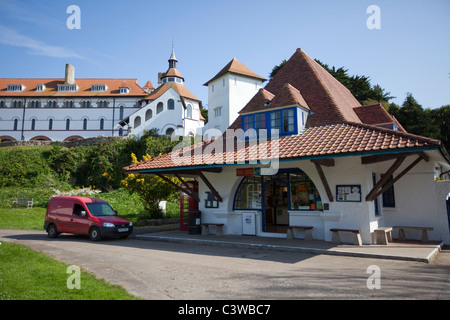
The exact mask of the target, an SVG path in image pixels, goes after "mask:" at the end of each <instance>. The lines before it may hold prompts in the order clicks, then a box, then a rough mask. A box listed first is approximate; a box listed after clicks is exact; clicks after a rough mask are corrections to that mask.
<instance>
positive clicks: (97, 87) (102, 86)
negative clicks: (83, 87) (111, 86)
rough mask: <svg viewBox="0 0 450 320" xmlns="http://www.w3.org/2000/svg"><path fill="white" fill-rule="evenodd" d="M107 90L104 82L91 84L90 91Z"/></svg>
mask: <svg viewBox="0 0 450 320" xmlns="http://www.w3.org/2000/svg"><path fill="white" fill-rule="evenodd" d="M106 90H108V86H107V85H106V84H93V85H91V91H94V92H105V91H106Z"/></svg>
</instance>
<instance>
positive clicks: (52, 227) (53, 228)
mask: <svg viewBox="0 0 450 320" xmlns="http://www.w3.org/2000/svg"><path fill="white" fill-rule="evenodd" d="M47 234H48V237H49V238H56V237H57V236H58V230H57V229H56V226H55V225H54V224H51V225H49V226H48V228H47Z"/></svg>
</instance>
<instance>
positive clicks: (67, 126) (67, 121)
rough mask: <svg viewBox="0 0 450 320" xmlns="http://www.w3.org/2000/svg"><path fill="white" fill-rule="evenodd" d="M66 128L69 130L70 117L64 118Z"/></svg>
mask: <svg viewBox="0 0 450 320" xmlns="http://www.w3.org/2000/svg"><path fill="white" fill-rule="evenodd" d="M66 130H70V119H66Z"/></svg>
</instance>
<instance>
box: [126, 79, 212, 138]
mask: <svg viewBox="0 0 450 320" xmlns="http://www.w3.org/2000/svg"><path fill="white" fill-rule="evenodd" d="M170 99H172V100H173V101H174V110H169V109H168V101H169V100H170ZM159 103H162V104H163V111H162V112H160V113H157V106H158V104H159ZM185 104H186V106H187V105H188V104H189V105H191V106H192V118H187V117H186V116H187V114H186V110H185V108H184V106H183V104H182V102H181V99H180V95H179V94H178V93H177V92H176V91H175V90H173V89H172V88H170V89H168V90H167V91H166V92H164V93H163V94H162V95H161V96H160V97H158V98H157V99H155V100H153V101H151V102H150V103H148V104H147V105H145V106H143V107H142V108H141V109H140V110H138V111H136V112H135V113H133V114H132V115H131V116H130V121H129V125H130V126H131V127H132V129H131V132H130V134H132V135H135V136H137V137H139V136H141V135H142V134H143V133H144V130H150V129H153V128H156V129H158V133H159V134H160V135H164V134H166V131H167V129H169V128H172V129H174V130H177V129H178V131H177V134H179V135H183V136H187V135H189V133H190V132H192V133H193V134H194V135H195V134H196V133H197V129H198V128H201V127H203V120H200V105H199V103H198V101H194V100H190V99H185ZM149 110H151V111H152V117H151V118H150V119H148V120H146V114H147V112H148V111H149ZM137 117H140V119H141V124H140V125H139V126H135V121H136V118H137Z"/></svg>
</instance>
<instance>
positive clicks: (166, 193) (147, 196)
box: [121, 153, 177, 219]
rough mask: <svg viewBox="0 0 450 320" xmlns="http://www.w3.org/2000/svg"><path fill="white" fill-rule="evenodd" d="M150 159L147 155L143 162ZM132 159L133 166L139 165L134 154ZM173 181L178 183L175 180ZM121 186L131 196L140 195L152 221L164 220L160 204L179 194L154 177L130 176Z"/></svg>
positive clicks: (166, 183) (172, 187)
mask: <svg viewBox="0 0 450 320" xmlns="http://www.w3.org/2000/svg"><path fill="white" fill-rule="evenodd" d="M150 158H151V157H150V156H149V155H146V156H144V157H143V161H145V160H149V159H150ZM131 159H132V160H131V164H135V163H138V161H137V158H136V156H135V155H134V153H132V154H131ZM171 180H172V182H174V183H177V182H176V180H175V179H171ZM121 185H122V187H124V188H125V189H126V190H127V191H128V193H129V194H133V193H137V194H138V195H139V198H140V199H141V201H142V204H143V206H144V208H145V210H146V211H147V212H148V213H149V215H150V218H151V219H159V218H162V216H163V212H162V211H161V209H160V208H159V202H160V201H161V200H166V199H167V198H169V197H170V196H171V195H172V194H173V193H175V192H177V188H176V187H175V186H173V185H172V184H169V183H168V182H166V181H164V180H163V179H161V178H160V177H157V176H153V175H141V174H129V175H128V176H127V177H126V178H125V179H123V180H122V181H121Z"/></svg>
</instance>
